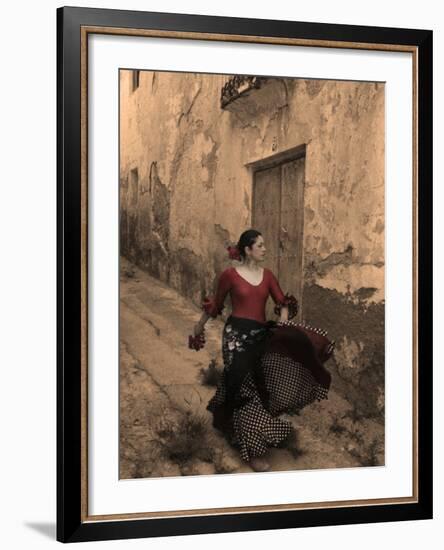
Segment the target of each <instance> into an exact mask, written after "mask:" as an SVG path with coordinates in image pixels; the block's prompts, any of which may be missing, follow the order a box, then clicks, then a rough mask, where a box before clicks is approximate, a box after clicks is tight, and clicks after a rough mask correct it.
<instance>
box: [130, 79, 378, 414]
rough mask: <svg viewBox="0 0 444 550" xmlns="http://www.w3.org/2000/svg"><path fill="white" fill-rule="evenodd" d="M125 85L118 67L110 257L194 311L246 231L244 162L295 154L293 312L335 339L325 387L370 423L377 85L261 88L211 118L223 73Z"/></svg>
mask: <svg viewBox="0 0 444 550" xmlns="http://www.w3.org/2000/svg"><path fill="white" fill-rule="evenodd" d="M132 78H133V75H132V71H121V80H120V84H121V86H120V88H121V105H120V109H121V116H120V128H121V140H120V144H121V145H120V201H121V202H120V215H121V220H120V221H121V251H122V253H123V254H124V255H125V256H127V257H128V258H129V259H131V260H133V261H135V262H136V263H137V264H138V265H139V266H141V267H142V268H144V269H145V270H147V271H148V272H149V273H151V274H152V275H154V276H155V277H158V278H159V279H161V280H162V281H164V282H166V283H168V284H169V285H170V286H171V287H173V288H174V289H176V290H177V291H179V292H180V293H181V294H183V295H185V296H187V297H189V298H190V300H192V301H193V302H194V303H195V304H200V303H201V300H202V298H203V296H204V295H206V294H208V293H210V292H212V290H213V289H214V284H215V276H216V275H217V274H218V273H220V271H221V270H222V269H224V268H225V267H226V266H227V265H228V264H229V260H228V259H227V255H226V250H225V247H226V246H227V244H228V243H229V242H236V241H237V239H238V237H239V235H240V233H241V232H242V231H244V230H245V229H247V228H248V227H250V224H251V204H252V174H251V170H250V169H249V167H248V166H247V165H248V164H249V163H252V162H255V161H257V160H260V159H263V158H266V157H269V156H270V155H273V154H276V153H279V152H283V151H286V150H288V149H292V148H295V147H297V146H300V145H305V147H306V149H305V150H306V163H305V195H304V204H305V207H304V240H303V242H304V244H303V248H304V251H303V252H304V260H303V266H304V267H303V275H304V285H303V292H302V296H300V297H299V298H300V300H301V302H302V305H303V316H304V319H306V320H307V321H308V322H310V323H311V324H313V325H318V326H321V327H323V328H325V329H327V330H328V331H329V335H330V336H331V337H332V338H333V339H335V341H336V343H337V349H336V354H335V359H334V360H332V361H330V362H329V369H330V370H332V371H333V379H334V384H335V387H336V388H337V389H338V390H339V391H340V392H341V393H342V394H343V395H345V396H347V397H348V398H349V399H350V400H352V401H353V402H354V403H355V405H356V407H357V409H358V410H359V411H361V412H362V413H363V414H365V415H368V416H375V417H379V418H383V410H384V85H383V84H380V83H362V82H343V81H321V80H302V79H271V80H269V81H268V82H266V83H265V84H264V85H263V86H262V87H261V89H260V90H252V91H251V92H250V93H248V94H245V95H244V96H243V97H240V98H239V99H236V100H235V101H233V102H232V103H231V104H230V105H229V106H228V107H227V108H225V109H222V108H221V105H220V98H221V89H222V87H223V86H224V85H225V84H226V82H227V80H228V79H229V77H228V76H224V75H201V74H187V73H167V72H149V71H141V72H140V79H139V86H138V87H137V88H136V89H135V90H133V84H132V82H133V81H132ZM258 229H260V228H258ZM267 238H272V236H267V235H264V239H265V242H267ZM283 290H284V292H285V289H283ZM369 388H371V391H369Z"/></svg>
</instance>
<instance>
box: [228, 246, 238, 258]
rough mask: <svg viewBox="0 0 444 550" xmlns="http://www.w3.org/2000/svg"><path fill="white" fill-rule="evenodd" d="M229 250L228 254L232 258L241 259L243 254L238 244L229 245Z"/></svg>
mask: <svg viewBox="0 0 444 550" xmlns="http://www.w3.org/2000/svg"><path fill="white" fill-rule="evenodd" d="M227 250H228V256H229V257H230V259H231V260H238V261H240V259H241V255H240V252H239V248H238V247H237V246H227Z"/></svg>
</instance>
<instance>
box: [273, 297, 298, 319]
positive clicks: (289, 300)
mask: <svg viewBox="0 0 444 550" xmlns="http://www.w3.org/2000/svg"><path fill="white" fill-rule="evenodd" d="M283 307H288V319H289V320H290V319H293V317H296V315H297V314H298V311H299V304H298V301H297V300H296V298H295V297H294V296H293V295H292V294H288V292H287V294H286V295H285V298H284V300H282V301H280V302H278V303H277V304H276V306H275V308H274V312H275V313H276V315H280V314H281V310H282V308H283Z"/></svg>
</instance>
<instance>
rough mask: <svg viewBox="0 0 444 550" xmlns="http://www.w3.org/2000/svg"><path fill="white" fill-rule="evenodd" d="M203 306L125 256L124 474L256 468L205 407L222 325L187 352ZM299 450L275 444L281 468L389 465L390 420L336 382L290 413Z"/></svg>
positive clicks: (274, 461) (213, 324)
mask: <svg viewBox="0 0 444 550" xmlns="http://www.w3.org/2000/svg"><path fill="white" fill-rule="evenodd" d="M200 314H201V310H199V309H198V308H197V307H195V306H194V305H193V304H191V303H190V302H189V301H188V300H187V299H185V298H183V297H182V296H180V295H179V294H178V293H177V292H175V291H174V290H172V289H171V288H169V287H168V286H166V285H165V284H163V283H162V282H160V281H158V280H157V279H155V278H153V277H150V276H149V275H147V274H146V273H144V272H143V271H141V270H140V269H138V268H136V267H135V266H133V265H132V264H130V263H129V262H128V261H127V260H126V259H124V258H122V259H121V276H120V344H121V345H120V477H121V478H122V479H127V478H135V477H163V476H180V475H198V474H207V475H209V474H215V473H234V472H251V469H250V468H249V466H248V465H247V464H245V463H243V462H242V461H241V460H240V459H239V457H238V455H237V452H236V451H235V450H234V449H233V448H231V447H230V446H229V445H228V444H227V443H226V441H225V439H224V438H222V437H221V436H220V435H219V434H218V432H217V431H216V430H214V429H213V427H212V425H211V415H210V413H209V412H208V411H207V410H206V404H207V402H208V400H209V399H210V397H211V396H212V395H213V394H214V391H215V388H214V387H211V386H206V385H203V383H202V381H201V377H200V371H201V369H206V368H208V365H209V364H210V362H211V361H215V362H216V364H217V365H219V366H220V367H221V366H222V362H221V361H222V360H221V353H220V335H221V333H222V327H223V323H222V321H220V320H219V319H216V320H210V321H209V322H208V323H207V325H206V337H207V342H206V345H205V348H204V349H202V350H200V351H199V352H196V351H193V350H190V349H188V347H187V340H188V335H189V334H191V333H192V329H193V326H194V324H195V323H196V321H197V320H198V319H199V317H200ZM285 418H286V419H287V420H290V421H291V422H292V424H293V425H294V426H295V429H296V433H297V437H298V444H297V449H293V450H289V449H272V450H271V452H270V460H269V461H270V463H271V469H272V470H273V471H278V470H297V469H315V468H346V467H356V466H363V465H379V464H382V463H383V453H382V455H381V445H380V441H381V437H382V439H383V433H382V427H381V426H379V425H378V424H377V423H375V422H372V421H369V420H366V419H362V418H357V417H356V415H355V414H354V409H353V407H351V405H350V404H349V403H348V402H347V401H345V400H344V399H342V398H341V397H340V396H339V395H338V394H337V393H335V392H334V388H333V389H332V391H330V396H329V399H328V400H324V401H322V402H319V403H314V404H313V405H310V406H309V407H306V408H305V409H304V410H303V411H302V412H301V413H300V414H299V415H295V416H285Z"/></svg>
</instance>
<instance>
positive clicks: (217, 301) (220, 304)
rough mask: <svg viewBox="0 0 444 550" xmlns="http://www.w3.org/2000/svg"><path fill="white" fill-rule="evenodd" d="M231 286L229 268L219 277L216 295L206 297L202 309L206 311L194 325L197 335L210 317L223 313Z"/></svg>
mask: <svg viewBox="0 0 444 550" xmlns="http://www.w3.org/2000/svg"><path fill="white" fill-rule="evenodd" d="M230 288H231V277H230V272H229V270H228V269H226V270H225V271H223V272H222V273H221V275H220V277H219V280H218V282H217V290H216V293H215V295H214V296H210V297H205V299H204V301H203V304H202V309H203V310H204V312H203V313H202V316H201V318H200V319H199V321H198V322H197V323H196V325H195V327H194V335H195V336H197V335H198V334H200V333H201V332H202V331H203V329H204V327H205V323H206V322H207V321H208V319H209V318H210V317H212V318H213V319H215V318H216V317H217V316H218V315H220V314H221V313H222V310H223V309H224V307H225V306H224V302H225V298H226V296H227V294H228V292H229V290H230Z"/></svg>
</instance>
